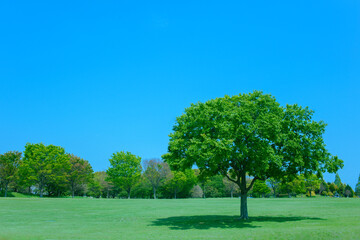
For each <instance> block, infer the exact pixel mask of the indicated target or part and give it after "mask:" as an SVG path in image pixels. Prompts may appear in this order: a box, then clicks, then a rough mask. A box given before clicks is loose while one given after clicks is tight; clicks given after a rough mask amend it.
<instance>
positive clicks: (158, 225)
mask: <svg viewBox="0 0 360 240" xmlns="http://www.w3.org/2000/svg"><path fill="white" fill-rule="evenodd" d="M248 206H249V215H250V218H251V219H250V220H249V221H246V222H243V221H240V220H238V216H239V199H235V198H234V199H206V200H204V199H177V200H150V199H149V200H135V199H131V200H118V199H46V198H45V199H39V198H8V199H4V198H0V239H1V240H4V239H360V199H344V198H343V199H336V198H313V199H308V198H296V199H295V198H291V199H249V201H248Z"/></svg>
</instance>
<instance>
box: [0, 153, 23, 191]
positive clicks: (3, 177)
mask: <svg viewBox="0 0 360 240" xmlns="http://www.w3.org/2000/svg"><path fill="white" fill-rule="evenodd" d="M20 161H21V152H17V151H10V152H6V153H4V154H1V155H0V184H1V185H2V186H3V187H4V189H5V195H4V196H5V197H7V192H8V186H9V184H10V183H11V182H13V181H14V180H15V179H16V175H17V171H18V169H19V165H20Z"/></svg>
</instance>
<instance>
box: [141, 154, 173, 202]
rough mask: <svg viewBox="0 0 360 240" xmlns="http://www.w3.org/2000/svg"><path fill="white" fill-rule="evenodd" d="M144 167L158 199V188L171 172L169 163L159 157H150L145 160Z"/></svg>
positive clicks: (145, 174)
mask: <svg viewBox="0 0 360 240" xmlns="http://www.w3.org/2000/svg"><path fill="white" fill-rule="evenodd" d="M144 168H145V171H144V176H145V178H146V179H147V180H148V181H149V183H150V184H151V187H152V189H153V194H154V199H156V190H157V189H158V188H159V186H160V184H162V182H163V181H164V180H165V178H166V177H167V176H168V175H169V174H170V168H169V165H168V164H167V163H165V162H163V161H161V160H159V159H150V160H145V161H144Z"/></svg>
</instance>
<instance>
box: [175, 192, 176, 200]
mask: <svg viewBox="0 0 360 240" xmlns="http://www.w3.org/2000/svg"><path fill="white" fill-rule="evenodd" d="M175 199H176V190H175Z"/></svg>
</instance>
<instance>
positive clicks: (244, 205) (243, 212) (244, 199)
mask: <svg viewBox="0 0 360 240" xmlns="http://www.w3.org/2000/svg"><path fill="white" fill-rule="evenodd" d="M240 214H241V215H240V219H244V220H247V219H249V215H248V209H247V193H241V206H240Z"/></svg>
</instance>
